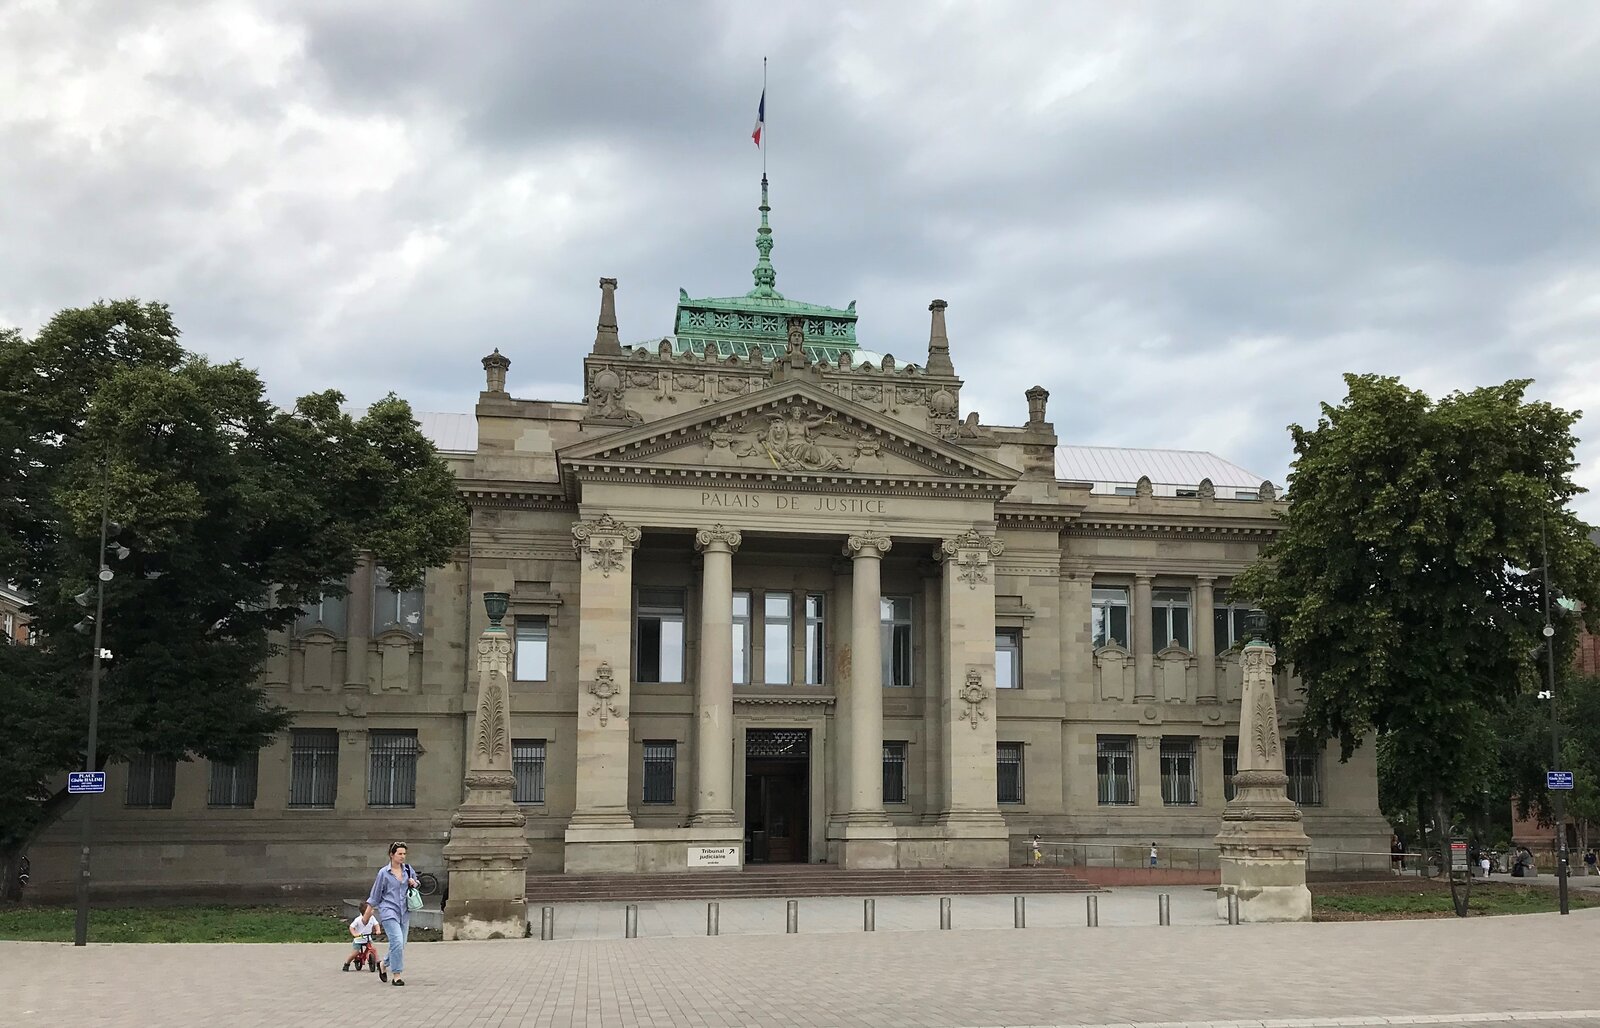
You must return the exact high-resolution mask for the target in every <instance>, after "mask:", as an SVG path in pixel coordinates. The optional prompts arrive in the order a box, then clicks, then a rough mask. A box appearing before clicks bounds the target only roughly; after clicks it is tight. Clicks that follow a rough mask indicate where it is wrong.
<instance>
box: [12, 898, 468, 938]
mask: <svg viewBox="0 0 1600 1028" xmlns="http://www.w3.org/2000/svg"><path fill="white" fill-rule="evenodd" d="M73 916H74V910H73V908H72V907H46V906H40V907H35V906H7V907H0V939H12V940H21V941H28V942H71V941H72V926H73ZM348 923H349V921H348V919H347V918H346V917H345V916H344V914H343V912H342V910H341V908H339V907H336V906H324V907H283V906H251V907H225V906H193V907H191V906H182V907H110V908H94V909H92V910H91V911H90V912H89V941H90V942H341V941H348V940H349V930H348V929H347V928H346V925H347V924H348ZM435 934H436V933H435ZM423 935H424V933H421V932H418V931H416V930H415V929H413V931H412V932H411V934H410V938H411V939H412V940H416V939H418V938H419V936H423Z"/></svg>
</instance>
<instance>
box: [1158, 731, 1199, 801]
mask: <svg viewBox="0 0 1600 1028" xmlns="http://www.w3.org/2000/svg"><path fill="white" fill-rule="evenodd" d="M1194 764H1195V746H1194V740H1193V739H1162V740H1161V802H1162V803H1165V804H1166V805H1167V806H1169V807H1192V806H1194V805H1195V804H1196V803H1198V802H1200V798H1199V790H1198V789H1196V788H1195V773H1194Z"/></svg>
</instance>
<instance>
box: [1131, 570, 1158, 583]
mask: <svg viewBox="0 0 1600 1028" xmlns="http://www.w3.org/2000/svg"><path fill="white" fill-rule="evenodd" d="M1155 580H1156V576H1155V575H1152V574H1147V573H1144V572H1141V573H1139V574H1136V575H1134V576H1133V583H1134V584H1135V585H1149V584H1150V583H1151V582H1154V581H1155Z"/></svg>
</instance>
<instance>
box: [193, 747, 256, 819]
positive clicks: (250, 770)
mask: <svg viewBox="0 0 1600 1028" xmlns="http://www.w3.org/2000/svg"><path fill="white" fill-rule="evenodd" d="M260 764H261V754H260V753H259V752H252V753H249V754H246V755H245V756H243V757H240V758H239V759H238V760H236V761H233V762H232V763H227V762H224V761H220V760H213V761H212V762H211V788H210V790H209V791H208V792H207V793H206V805H207V806H212V807H253V806H255V805H256V771H257V769H258V768H259V766H260Z"/></svg>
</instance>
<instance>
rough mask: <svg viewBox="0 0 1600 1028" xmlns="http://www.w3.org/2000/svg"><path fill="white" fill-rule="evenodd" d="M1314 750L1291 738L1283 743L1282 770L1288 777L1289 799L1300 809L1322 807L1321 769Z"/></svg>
mask: <svg viewBox="0 0 1600 1028" xmlns="http://www.w3.org/2000/svg"><path fill="white" fill-rule="evenodd" d="M1318 756H1319V754H1318V753H1317V751H1316V750H1314V749H1312V748H1310V747H1308V746H1302V745H1300V740H1299V739H1297V738H1294V737H1293V736H1291V737H1289V738H1287V739H1285V740H1284V741H1283V770H1284V772H1285V773H1287V774H1288V776H1289V790H1288V791H1289V798H1290V799H1291V800H1293V801H1294V802H1295V803H1298V804H1299V805H1300V806H1302V807H1320V806H1321V805H1322V769H1321V766H1320V765H1321V763H1322V762H1321V761H1320V760H1318V759H1317V757H1318Z"/></svg>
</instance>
